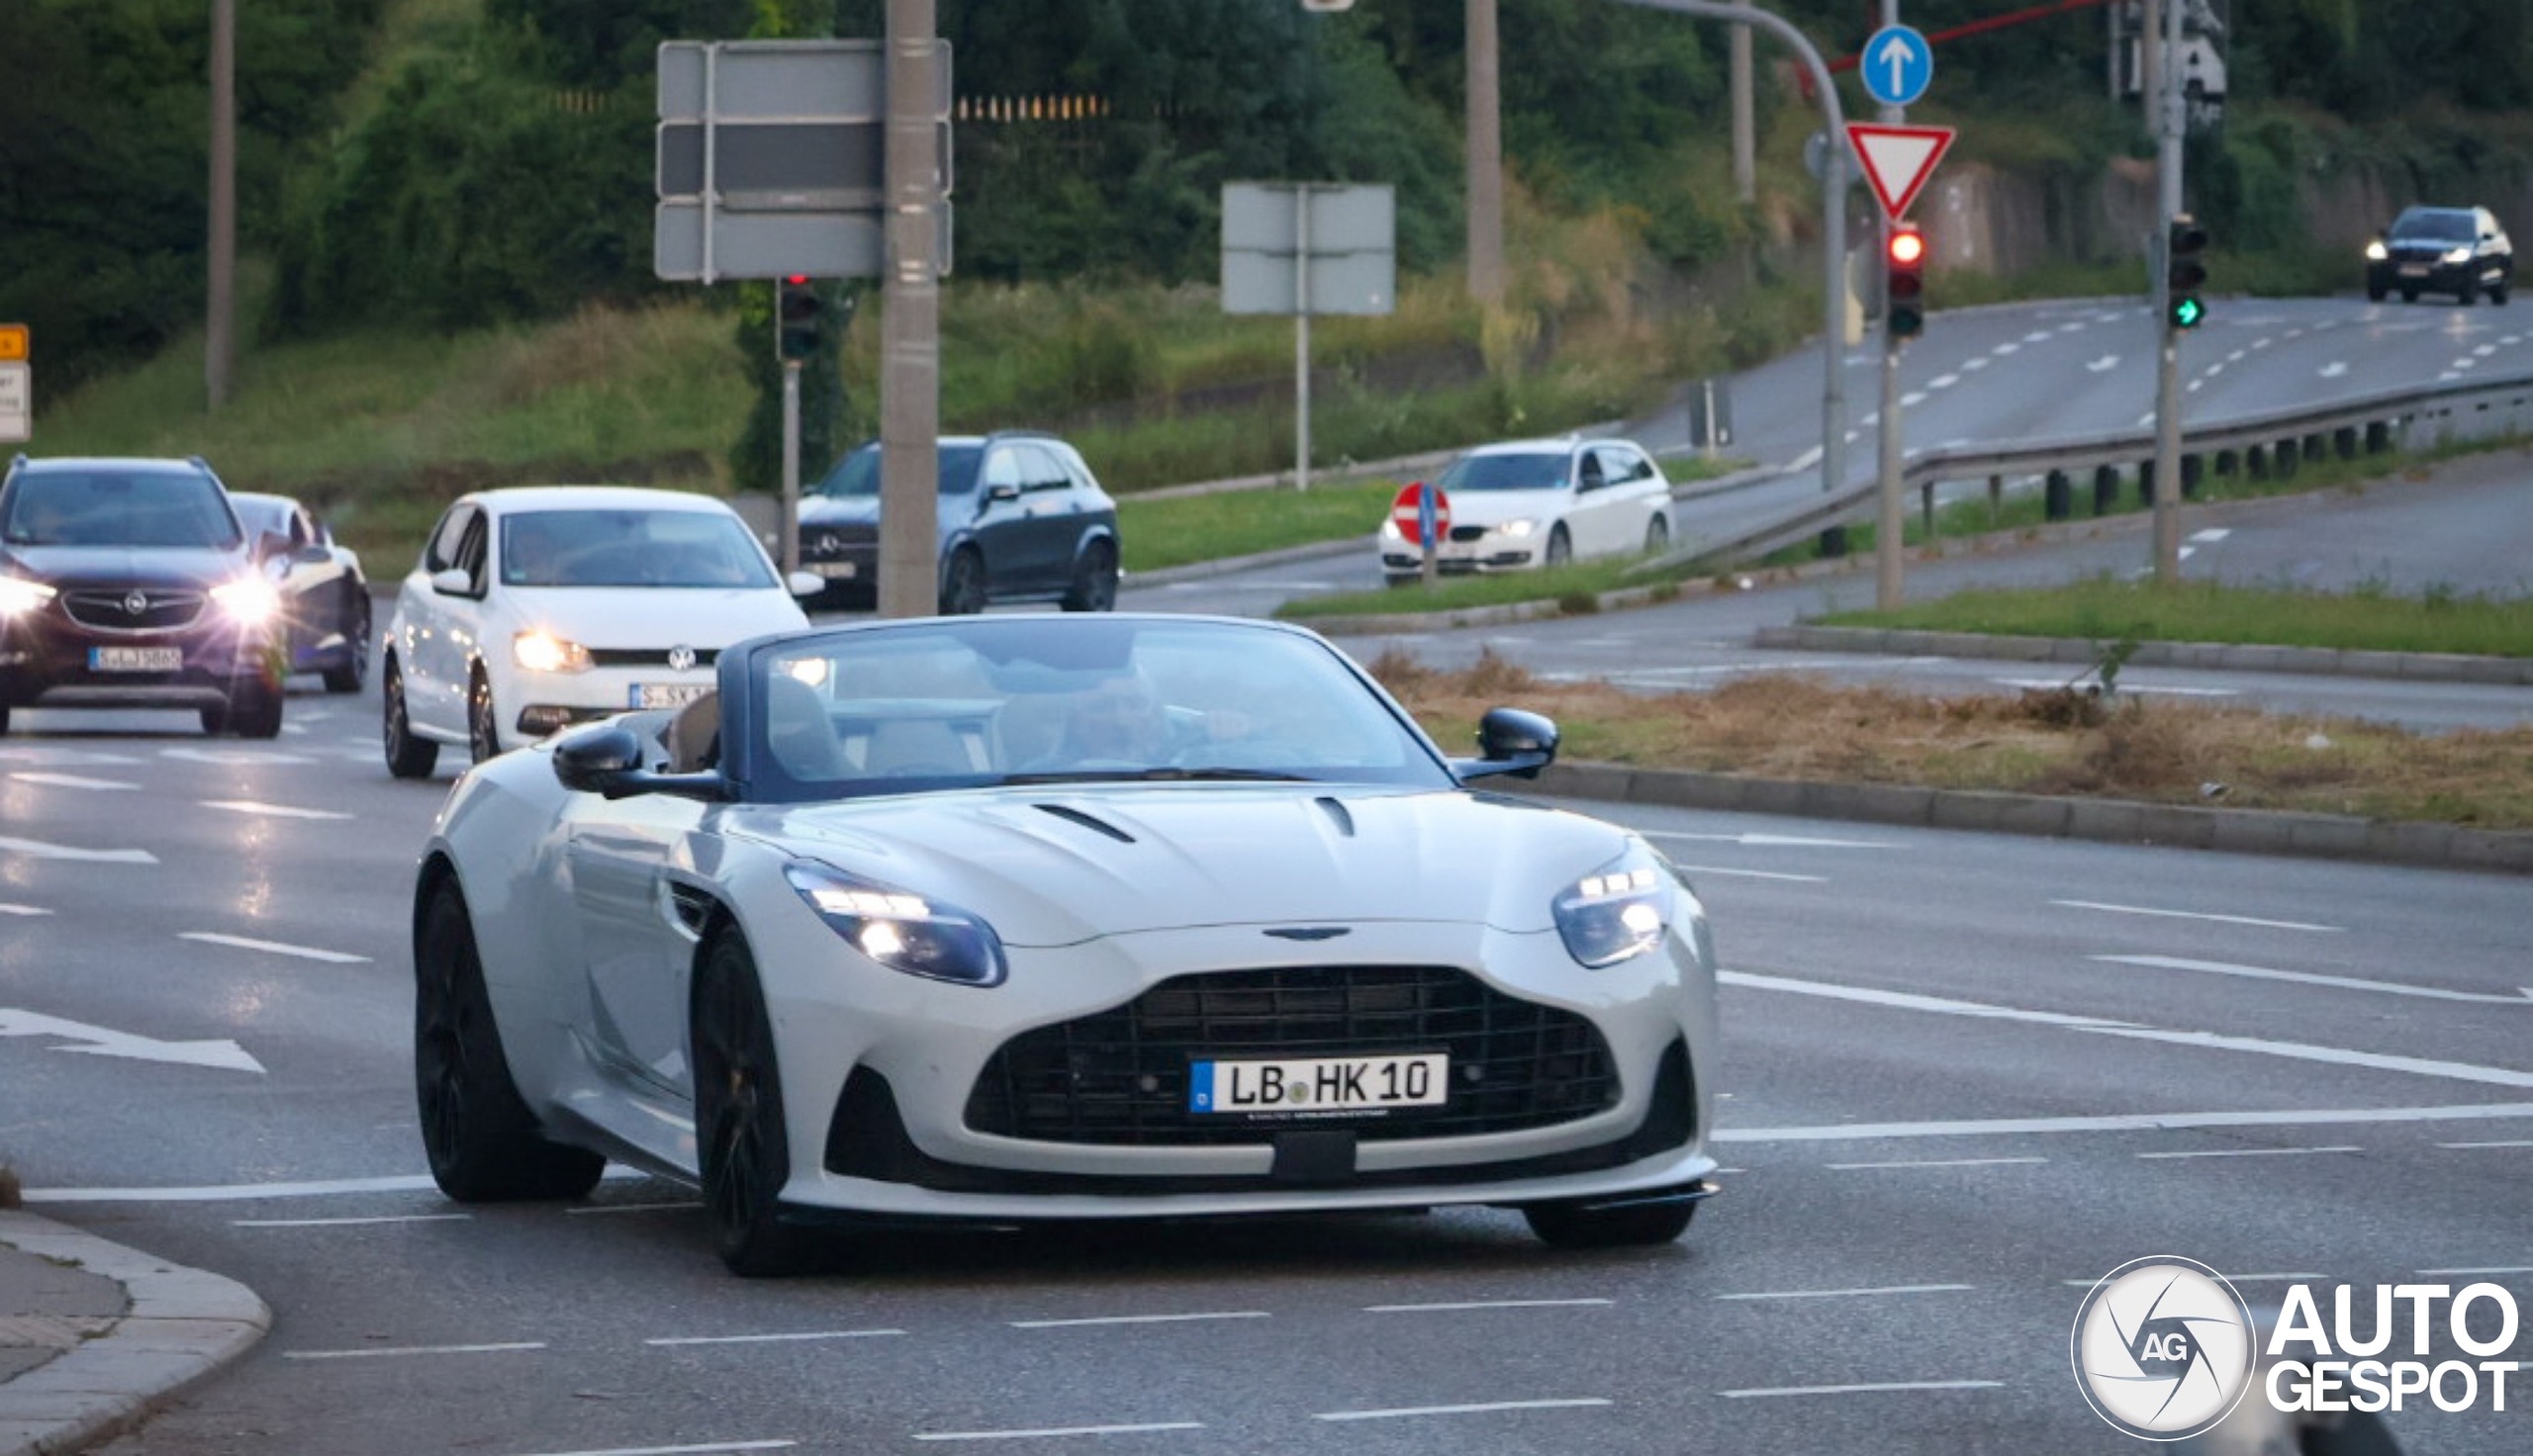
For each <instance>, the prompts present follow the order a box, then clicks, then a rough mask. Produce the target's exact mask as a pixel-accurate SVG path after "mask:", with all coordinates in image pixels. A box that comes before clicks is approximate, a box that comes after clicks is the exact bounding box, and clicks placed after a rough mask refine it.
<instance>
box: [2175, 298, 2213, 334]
mask: <svg viewBox="0 0 2533 1456" xmlns="http://www.w3.org/2000/svg"><path fill="white" fill-rule="evenodd" d="M2206 317H2207V306H2206V305H2205V304H2203V303H2201V302H2200V301H2199V300H2197V299H2187V298H2184V299H2175V300H2173V327H2175V328H2197V327H2198V326H2199V320H2200V319H2202V318H2206Z"/></svg>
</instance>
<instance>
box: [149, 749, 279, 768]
mask: <svg viewBox="0 0 2533 1456" xmlns="http://www.w3.org/2000/svg"><path fill="white" fill-rule="evenodd" d="M158 757H160V758H162V759H174V760H175V761H177V762H178V763H181V764H216V765H218V766H220V767H221V768H224V769H240V768H250V767H255V766H258V765H281V764H313V763H315V762H317V761H316V760H315V759H312V758H309V757H308V756H307V755H305V754H276V753H268V752H265V751H263V750H259V749H251V748H162V749H160V750H158Z"/></svg>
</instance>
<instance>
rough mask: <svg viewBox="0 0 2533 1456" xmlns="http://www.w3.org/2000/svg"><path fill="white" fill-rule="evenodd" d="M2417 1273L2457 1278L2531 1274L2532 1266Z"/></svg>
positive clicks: (2515, 1265)
mask: <svg viewBox="0 0 2533 1456" xmlns="http://www.w3.org/2000/svg"><path fill="white" fill-rule="evenodd" d="M2418 1272H2420V1273H2421V1274H2428V1275H2446V1274H2450V1275H2453V1276H2455V1277H2457V1278H2461V1277H2464V1276H2467V1275H2473V1274H2533V1264H2501V1265H2498V1266H2496V1267H2494V1268H2487V1269H2421V1270H2419V1271H2418Z"/></svg>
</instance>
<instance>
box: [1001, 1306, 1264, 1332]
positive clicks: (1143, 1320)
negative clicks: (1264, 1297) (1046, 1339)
mask: <svg viewBox="0 0 2533 1456" xmlns="http://www.w3.org/2000/svg"><path fill="white" fill-rule="evenodd" d="M1194 1319H1267V1312H1266V1311H1265V1310H1214V1311H1209V1312H1207V1313H1204V1314H1197V1315H1102V1316H1099V1317H1097V1318H1095V1319H1014V1320H1012V1321H1011V1327H1012V1328H1014V1329H1070V1328H1072V1327H1074V1326H1076V1325H1080V1324H1182V1323H1185V1322H1187V1321H1189V1320H1194Z"/></svg>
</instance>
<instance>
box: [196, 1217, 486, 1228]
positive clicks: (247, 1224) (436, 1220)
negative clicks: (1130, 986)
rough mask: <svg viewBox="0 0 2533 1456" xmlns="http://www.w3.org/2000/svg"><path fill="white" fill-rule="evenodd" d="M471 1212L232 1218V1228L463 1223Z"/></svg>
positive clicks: (354, 1226) (352, 1226) (230, 1223)
mask: <svg viewBox="0 0 2533 1456" xmlns="http://www.w3.org/2000/svg"><path fill="white" fill-rule="evenodd" d="M474 1217H475V1216H474V1215H473V1214H382V1215H379V1216H377V1217H375V1218H367V1219H232V1220H230V1221H229V1227H230V1228H232V1229H351V1228H358V1227H361V1226H364V1225H370V1224H464V1223H467V1222H469V1221H471V1220H472V1219H473V1218H474Z"/></svg>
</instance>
